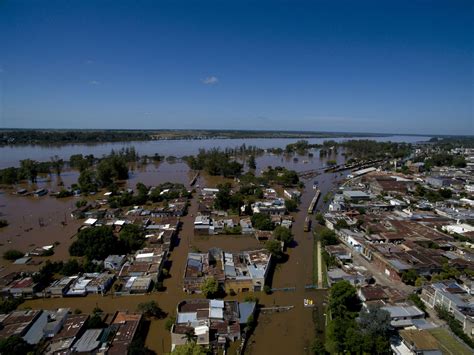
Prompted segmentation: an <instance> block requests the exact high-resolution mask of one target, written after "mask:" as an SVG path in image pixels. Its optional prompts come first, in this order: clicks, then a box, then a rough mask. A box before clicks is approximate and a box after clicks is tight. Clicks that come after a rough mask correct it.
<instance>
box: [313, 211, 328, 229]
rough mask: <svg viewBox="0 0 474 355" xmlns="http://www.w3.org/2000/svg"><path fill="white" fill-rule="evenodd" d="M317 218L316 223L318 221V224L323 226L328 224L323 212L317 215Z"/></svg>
mask: <svg viewBox="0 0 474 355" xmlns="http://www.w3.org/2000/svg"><path fill="white" fill-rule="evenodd" d="M315 218H316V221H318V223H319V224H320V225H322V226H323V225H324V224H325V223H326V221H325V219H324V215H323V214H322V213H321V212H318V213H316V216H315Z"/></svg>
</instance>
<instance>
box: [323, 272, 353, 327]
mask: <svg viewBox="0 0 474 355" xmlns="http://www.w3.org/2000/svg"><path fill="white" fill-rule="evenodd" d="M328 306H329V310H330V312H331V314H332V316H333V318H343V319H347V318H348V317H354V316H355V314H356V313H357V312H359V310H360V300H359V298H358V297H357V293H356V289H355V287H354V286H352V285H351V284H350V283H349V282H348V281H345V280H344V281H339V282H336V283H335V284H333V285H332V286H331V288H330V290H329V302H328Z"/></svg>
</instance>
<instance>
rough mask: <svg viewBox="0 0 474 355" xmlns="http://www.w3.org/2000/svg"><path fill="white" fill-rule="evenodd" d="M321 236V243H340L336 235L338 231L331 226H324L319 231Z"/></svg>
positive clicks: (324, 244)
mask: <svg viewBox="0 0 474 355" xmlns="http://www.w3.org/2000/svg"><path fill="white" fill-rule="evenodd" d="M319 237H320V238H321V244H322V245H323V247H324V246H326V245H336V244H338V243H339V240H338V239H337V237H336V233H335V232H334V231H332V230H330V229H329V228H326V227H323V228H322V229H321V231H320V232H319Z"/></svg>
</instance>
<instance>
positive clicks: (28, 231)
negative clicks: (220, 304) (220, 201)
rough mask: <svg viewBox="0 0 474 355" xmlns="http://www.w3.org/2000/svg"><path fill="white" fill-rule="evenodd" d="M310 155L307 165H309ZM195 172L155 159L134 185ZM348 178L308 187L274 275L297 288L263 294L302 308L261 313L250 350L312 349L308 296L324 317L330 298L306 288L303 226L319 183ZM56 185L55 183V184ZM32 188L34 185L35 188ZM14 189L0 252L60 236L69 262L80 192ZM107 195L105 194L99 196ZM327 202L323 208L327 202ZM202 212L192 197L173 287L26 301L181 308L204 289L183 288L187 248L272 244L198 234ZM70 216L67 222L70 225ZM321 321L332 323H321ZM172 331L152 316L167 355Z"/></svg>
mask: <svg viewBox="0 0 474 355" xmlns="http://www.w3.org/2000/svg"><path fill="white" fill-rule="evenodd" d="M334 158H336V159H337V161H338V162H339V163H340V162H343V160H344V157H343V156H342V155H341V154H339V155H337V156H330V157H326V158H324V159H320V158H319V156H317V157H316V154H315V157H313V158H309V157H298V161H297V162H296V161H294V159H293V156H290V157H285V156H275V155H263V156H261V157H258V158H257V171H260V170H261V169H263V168H265V167H267V166H269V165H272V166H277V165H280V166H285V167H288V168H290V169H294V170H296V171H306V170H311V169H320V168H321V167H323V166H325V165H326V161H327V159H334ZM303 160H307V163H303ZM191 177H192V172H191V171H190V170H189V169H188V167H187V166H186V165H185V164H184V163H182V162H176V163H173V164H170V163H168V162H161V163H159V164H149V165H148V166H145V167H144V166H140V165H137V166H136V167H135V168H134V169H133V171H132V173H131V177H130V179H129V181H128V182H127V184H128V186H130V187H134V186H135V185H136V183H137V182H143V183H145V184H146V185H157V184H159V183H162V182H165V181H173V182H181V183H184V184H185V185H186V186H188V183H189V180H190V178H191ZM339 178H342V176H341V175H340V174H321V175H319V176H317V177H315V178H313V179H310V180H307V181H305V183H306V188H305V191H304V193H303V196H302V202H301V206H300V211H299V212H297V213H294V218H295V223H294V226H293V234H294V236H295V241H296V245H295V246H294V247H292V248H289V249H288V251H287V253H288V255H289V258H288V261H287V262H286V263H284V264H281V265H278V266H277V268H276V270H275V272H274V275H273V281H272V286H273V287H274V288H284V287H290V288H293V287H294V288H295V290H294V291H276V292H274V293H273V294H271V295H266V294H264V293H263V292H262V293H258V294H257V295H256V296H257V297H258V298H259V300H260V303H261V304H262V305H263V306H265V307H272V306H277V305H278V306H294V308H293V309H291V310H289V311H285V312H280V313H273V314H261V315H260V318H259V326H258V327H257V329H256V331H255V333H254V335H253V336H252V337H251V339H250V343H249V347H248V348H247V353H250V354H269V353H271V354H304V353H308V349H309V347H310V345H311V342H312V341H313V339H314V337H315V334H316V331H317V330H319V331H323V329H315V326H314V322H313V309H311V308H305V307H303V299H304V298H311V299H313V300H314V301H315V303H316V307H317V308H316V310H317V311H316V315H317V317H316V318H317V319H319V320H321V318H322V317H323V305H322V304H323V302H324V300H325V291H323V290H311V291H308V290H305V285H309V284H311V283H312V280H313V276H312V271H313V266H312V260H313V238H312V234H311V233H305V232H303V222H304V219H305V217H306V210H307V207H308V205H309V203H310V200H311V199H312V197H313V194H314V190H313V189H312V185H313V181H314V180H318V183H319V187H320V189H321V191H322V196H324V195H325V194H326V193H327V192H328V191H330V190H331V189H333V188H335V187H336V184H335V181H336V180H337V179H339ZM62 179H63V181H64V183H65V185H69V184H72V183H74V182H75V179H77V172H74V171H66V172H64V173H63V176H62ZM225 181H228V182H232V183H234V184H235V182H234V181H233V180H231V179H223V178H221V177H210V176H207V175H205V174H203V175H202V176H201V177H200V178H199V179H198V181H197V184H199V185H200V186H201V187H203V186H216V185H217V184H219V183H222V182H225ZM37 185H38V186H41V187H47V188H50V189H55V186H56V185H57V180H56V177H55V176H54V175H53V176H50V177H46V178H45V179H41V181H40V182H39V183H38V184H37ZM48 186H49V187H48ZM29 188H30V189H31V188H32V186H30V187H29ZM11 192H12V191H4V192H3V193H2V194H1V195H0V213H2V214H3V215H4V217H2V218H6V219H7V220H8V221H9V222H10V225H9V226H8V227H6V228H3V229H2V230H1V231H0V243H1V246H0V252H1V253H3V252H4V251H5V250H7V249H10V248H15V249H20V250H22V251H27V250H29V249H32V248H33V245H34V246H42V245H47V244H52V243H54V242H55V241H59V242H60V244H59V246H58V247H57V248H56V250H55V255H54V256H53V257H51V259H55V260H65V259H67V258H68V253H67V248H68V246H69V245H70V243H71V238H72V237H73V236H74V234H75V232H76V230H77V228H78V226H79V225H80V223H81V222H80V221H75V220H72V219H71V218H70V211H71V210H72V209H74V203H75V201H76V200H77V199H76V198H66V199H56V198H52V197H49V196H45V197H41V198H34V197H20V196H15V195H12V194H11ZM98 195H101V194H98ZM322 203H323V202H322V199H321V201H320V203H319V205H318V206H319V208H320V206H321V204H322ZM196 212H197V197H196V196H195V197H194V198H193V199H192V201H191V206H190V208H189V213H188V215H187V216H185V217H183V229H182V231H181V232H180V235H179V244H178V245H177V246H176V247H175V248H174V249H173V251H172V253H171V255H170V265H171V266H170V277H169V278H167V279H166V280H165V281H164V286H165V288H166V290H165V291H163V292H156V293H153V294H150V295H144V296H121V297H113V296H111V295H109V296H105V297H102V296H97V295H90V296H87V297H84V298H61V299H36V300H30V301H26V302H25V303H24V304H23V305H22V307H31V308H45V309H53V308H57V307H70V308H72V309H76V308H79V309H81V310H82V311H83V312H91V311H92V310H93V308H94V307H96V306H98V307H100V308H102V309H103V310H104V311H106V312H111V313H112V312H114V311H116V310H130V311H133V310H135V309H136V307H137V305H138V303H140V302H144V301H146V300H150V299H153V300H156V301H157V302H158V303H159V305H160V306H161V308H162V309H163V310H164V311H165V312H167V313H169V314H174V313H175V312H176V306H177V303H178V302H179V301H180V300H182V299H184V298H189V297H199V295H194V296H189V295H187V294H185V293H184V292H183V291H182V288H183V280H182V278H183V274H184V267H185V263H186V257H187V253H188V252H189V250H190V248H191V247H196V248H198V249H200V250H207V249H209V248H211V247H219V248H222V249H224V250H228V251H242V250H249V249H255V248H260V247H264V246H263V244H261V243H259V242H258V241H257V240H256V239H255V238H253V237H250V236H209V237H207V236H206V237H203V236H199V237H194V233H193V221H194V217H193V216H195V215H196ZM40 221H42V222H43V223H44V227H40V226H39V224H40V223H39V222H40ZM62 222H65V223H66V225H65V226H63V224H62ZM1 263H2V265H3V266H4V267H5V269H4V270H2V273H1V274H2V275H4V274H6V273H7V272H10V271H13V270H33V269H35V268H38V266H17V265H15V266H14V265H12V264H10V263H8V262H6V261H3V260H2V261H1ZM246 296H247V295H246V294H240V295H238V296H235V297H229V299H240V300H243V299H244V298H245V297H246ZM319 323H320V324H324V323H321V322H319ZM170 340H171V339H170V336H169V333H168V331H166V330H165V328H164V320H154V321H152V322H151V326H150V331H149V333H148V337H147V340H146V345H147V346H148V347H149V348H150V349H152V350H154V351H156V352H157V353H159V354H161V353H163V352H168V351H169V349H170V346H171V343H170Z"/></svg>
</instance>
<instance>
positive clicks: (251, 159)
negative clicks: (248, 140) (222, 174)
mask: <svg viewBox="0 0 474 355" xmlns="http://www.w3.org/2000/svg"><path fill="white" fill-rule="evenodd" d="M247 164H248V167H249V169H252V170H255V169H257V163H256V162H255V155H250V156H249V160H248V162H247Z"/></svg>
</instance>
